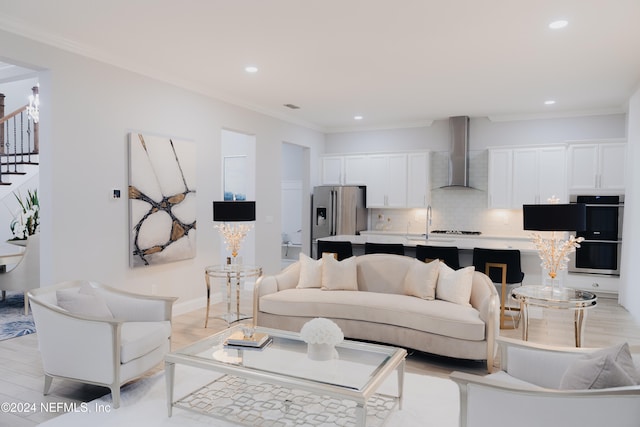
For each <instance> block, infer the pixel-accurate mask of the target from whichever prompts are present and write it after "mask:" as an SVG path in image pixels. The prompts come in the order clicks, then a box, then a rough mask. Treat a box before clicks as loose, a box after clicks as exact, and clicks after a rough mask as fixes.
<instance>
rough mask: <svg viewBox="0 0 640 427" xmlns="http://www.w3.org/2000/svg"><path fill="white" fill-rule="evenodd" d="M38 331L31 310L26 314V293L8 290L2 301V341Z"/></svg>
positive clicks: (0, 311)
mask: <svg viewBox="0 0 640 427" xmlns="http://www.w3.org/2000/svg"><path fill="white" fill-rule="evenodd" d="M35 331H36V326H35V324H34V323H33V316H32V315H31V311H29V314H28V315H26V316H25V314H24V294H23V293H22V292H7V296H6V298H5V300H4V301H0V341H2V340H6V339H9V338H15V337H21V336H23V335H28V334H32V333H34V332H35Z"/></svg>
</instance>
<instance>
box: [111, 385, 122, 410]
mask: <svg viewBox="0 0 640 427" xmlns="http://www.w3.org/2000/svg"><path fill="white" fill-rule="evenodd" d="M110 388H111V403H112V404H113V409H118V408H119V407H120V385H119V384H118V385H114V386H112V387H110Z"/></svg>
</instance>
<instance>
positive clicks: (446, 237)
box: [318, 232, 538, 254]
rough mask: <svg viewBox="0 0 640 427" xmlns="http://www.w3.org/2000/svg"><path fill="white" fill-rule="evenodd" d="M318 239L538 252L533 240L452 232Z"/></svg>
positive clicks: (408, 245)
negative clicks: (427, 235)
mask: <svg viewBox="0 0 640 427" xmlns="http://www.w3.org/2000/svg"><path fill="white" fill-rule="evenodd" d="M318 240H327V241H349V242H351V243H352V244H354V245H364V244H365V243H367V242H369V243H401V244H402V245H404V246H407V247H415V246H417V245H427V246H457V247H458V249H469V250H471V249H473V248H484V249H519V250H520V252H523V253H536V254H537V252H538V251H537V250H536V248H535V246H534V245H533V242H531V240H528V239H523V238H520V237H513V238H511V237H490V236H460V235H452V234H440V235H429V238H428V239H425V238H424V235H422V236H420V235H398V234H393V233H384V234H381V233H379V232H373V233H366V234H360V235H358V236H353V235H338V236H329V237H321V238H319V239H318Z"/></svg>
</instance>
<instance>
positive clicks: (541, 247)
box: [532, 233, 584, 279]
mask: <svg viewBox="0 0 640 427" xmlns="http://www.w3.org/2000/svg"><path fill="white" fill-rule="evenodd" d="M532 240H533V243H534V245H535V246H536V249H538V253H539V255H540V259H541V260H542V263H541V264H540V265H542V267H543V268H544V269H546V270H547V271H548V272H549V277H551V278H552V279H555V278H556V276H557V274H558V271H560V270H563V269H565V268H567V263H568V262H569V254H570V253H571V252H574V251H575V250H576V248H579V247H580V242H582V241H583V240H584V237H574V236H573V235H571V236H569V240H565V241H561V240H559V239H556V238H555V233H554V237H553V238H551V239H543V238H542V237H541V236H540V235H539V234H537V233H535V234H533V235H532Z"/></svg>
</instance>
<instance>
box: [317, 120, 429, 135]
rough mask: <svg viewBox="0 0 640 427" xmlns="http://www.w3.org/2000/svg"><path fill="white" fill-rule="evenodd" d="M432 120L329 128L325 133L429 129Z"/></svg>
mask: <svg viewBox="0 0 640 427" xmlns="http://www.w3.org/2000/svg"><path fill="white" fill-rule="evenodd" d="M433 122H434V120H431V119H429V120H421V121H416V122H398V123H389V124H385V125H370V126H342V127H329V128H325V133H349V132H368V131H378V130H393V129H408V128H423V127H430V126H431V125H432V124H433Z"/></svg>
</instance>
